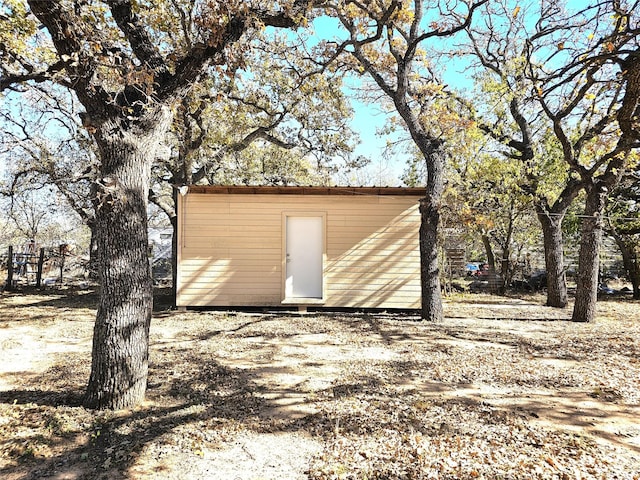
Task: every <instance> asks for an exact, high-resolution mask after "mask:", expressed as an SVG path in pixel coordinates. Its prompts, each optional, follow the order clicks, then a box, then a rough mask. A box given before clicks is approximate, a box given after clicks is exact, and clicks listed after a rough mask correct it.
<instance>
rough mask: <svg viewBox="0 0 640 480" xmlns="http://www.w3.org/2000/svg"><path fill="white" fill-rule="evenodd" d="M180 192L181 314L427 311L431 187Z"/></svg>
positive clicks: (247, 188)
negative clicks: (425, 231)
mask: <svg viewBox="0 0 640 480" xmlns="http://www.w3.org/2000/svg"><path fill="white" fill-rule="evenodd" d="M181 193H182V195H180V196H179V201H178V258H177V261H178V281H177V298H176V303H177V306H179V307H195V306H211V307H242V306H245V307H247V306H252V307H269V306H271V307H274V306H287V305H288V306H298V307H300V308H306V307H307V306H316V307H327V308H332V307H333V308H384V309H391V308H400V309H414V308H420V301H421V300H420V298H421V297H420V251H419V244H418V232H419V227H420V213H419V209H418V205H419V200H420V198H421V197H424V195H425V191H424V189H421V188H402V187H266V186H260V187H252V186H189V187H188V188H186V187H183V188H182V189H181Z"/></svg>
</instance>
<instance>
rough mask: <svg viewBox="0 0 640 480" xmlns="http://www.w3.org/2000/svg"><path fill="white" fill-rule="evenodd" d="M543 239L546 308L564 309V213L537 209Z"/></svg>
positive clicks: (565, 283)
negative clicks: (545, 272) (545, 271)
mask: <svg viewBox="0 0 640 480" xmlns="http://www.w3.org/2000/svg"><path fill="white" fill-rule="evenodd" d="M537 213H538V219H539V220H540V225H541V226H542V236H543V239H544V263H545V268H546V270H547V306H549V307H556V308H564V307H566V306H567V303H568V301H569V300H568V295H567V277H566V271H565V268H564V251H563V250H564V242H563V239H562V220H563V218H564V212H562V213H550V212H548V211H545V210H542V209H540V208H537Z"/></svg>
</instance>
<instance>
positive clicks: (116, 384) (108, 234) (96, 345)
mask: <svg viewBox="0 0 640 480" xmlns="http://www.w3.org/2000/svg"><path fill="white" fill-rule="evenodd" d="M158 113H160V115H159V116H158V117H157V118H147V122H146V126H147V129H146V131H145V132H140V131H139V130H138V131H136V132H135V134H134V133H133V132H129V131H127V128H126V127H124V126H123V123H121V122H119V121H118V120H114V121H107V122H105V124H104V125H103V126H102V129H101V131H100V132H99V134H98V135H96V139H97V141H98V145H99V147H100V150H101V160H102V165H101V177H102V178H101V179H100V180H99V181H98V183H97V186H96V188H95V190H96V192H95V193H96V197H95V202H96V217H95V218H96V230H95V236H96V244H97V258H98V278H99V281H100V286H101V289H100V299H99V302H98V311H97V315H96V323H95V327H94V334H93V351H92V364H91V375H90V378H89V384H88V386H87V390H86V394H85V399H84V404H85V406H86V407H89V408H109V409H121V408H126V407H130V406H133V405H135V404H137V403H139V402H141V401H142V400H143V399H144V395H145V391H146V386H147V372H148V357H149V327H150V323H151V313H152V307H153V283H152V277H151V268H150V265H149V260H148V255H147V252H148V233H147V197H148V192H149V183H150V182H149V181H150V176H151V164H152V162H153V160H154V157H155V147H156V146H157V145H158V144H159V142H160V141H162V140H163V138H164V133H165V132H166V128H168V125H169V121H168V120H169V119H170V117H169V115H168V114H167V113H162V112H158ZM145 133H146V134H145Z"/></svg>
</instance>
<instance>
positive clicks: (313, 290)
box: [285, 217, 324, 298]
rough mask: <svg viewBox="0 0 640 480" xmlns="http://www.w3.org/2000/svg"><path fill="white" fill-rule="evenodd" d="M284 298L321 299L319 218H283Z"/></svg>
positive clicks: (321, 236)
mask: <svg viewBox="0 0 640 480" xmlns="http://www.w3.org/2000/svg"><path fill="white" fill-rule="evenodd" d="M286 218H287V226H286V228H287V236H286V237H287V238H286V242H287V243H286V245H285V252H286V281H285V296H286V297H287V298H322V252H323V237H324V236H323V232H322V230H323V228H322V224H323V222H322V217H286Z"/></svg>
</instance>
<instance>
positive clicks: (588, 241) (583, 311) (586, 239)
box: [571, 183, 607, 322]
mask: <svg viewBox="0 0 640 480" xmlns="http://www.w3.org/2000/svg"><path fill="white" fill-rule="evenodd" d="M606 200H607V188H606V187H605V186H604V185H603V184H602V183H595V184H594V185H591V186H590V187H589V188H588V189H587V199H586V201H585V210H584V218H583V219H582V231H581V237H580V253H579V256H578V276H577V279H576V303H575V305H574V308H573V316H572V317H571V320H572V321H574V322H591V321H592V320H593V319H594V318H595V314H596V303H597V301H598V272H599V268H600V255H599V250H600V245H601V244H602V212H603V211H604V207H605V203H606Z"/></svg>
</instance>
